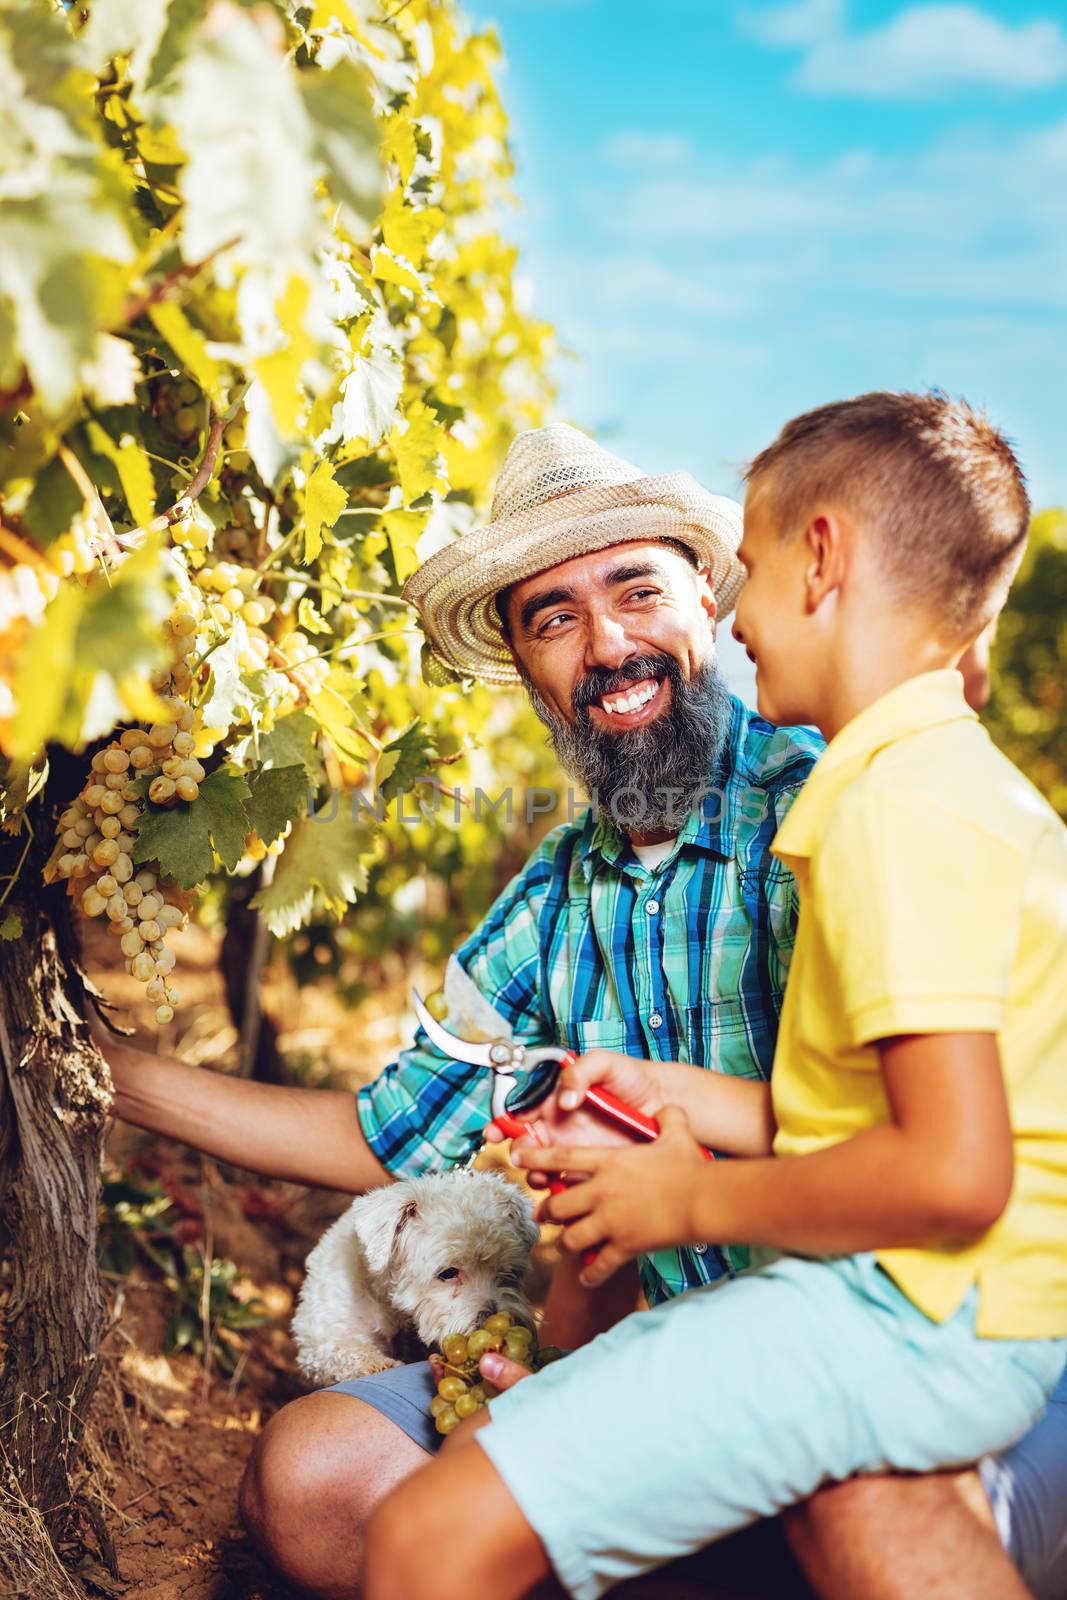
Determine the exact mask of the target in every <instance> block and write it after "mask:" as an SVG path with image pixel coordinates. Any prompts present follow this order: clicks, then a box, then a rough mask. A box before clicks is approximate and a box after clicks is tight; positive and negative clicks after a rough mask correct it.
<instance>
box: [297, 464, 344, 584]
mask: <svg viewBox="0 0 1067 1600" xmlns="http://www.w3.org/2000/svg"><path fill="white" fill-rule="evenodd" d="M347 504H348V495H347V494H346V493H345V491H344V489H342V487H341V485H340V484H339V483H338V482H337V480H336V478H335V477H334V475H333V468H332V467H331V465H330V463H329V462H328V461H320V462H319V463H318V465H317V466H316V467H315V468H314V470H313V471H312V473H311V476H310V477H309V478H308V482H307V489H306V491H305V493H304V560H305V561H314V559H315V557H316V556H317V555H318V553H319V551H320V550H321V549H322V530H323V528H332V527H333V525H334V523H335V522H336V521H337V519H338V517H339V516H340V515H341V512H342V511H343V510H344V508H345V506H346V505H347Z"/></svg>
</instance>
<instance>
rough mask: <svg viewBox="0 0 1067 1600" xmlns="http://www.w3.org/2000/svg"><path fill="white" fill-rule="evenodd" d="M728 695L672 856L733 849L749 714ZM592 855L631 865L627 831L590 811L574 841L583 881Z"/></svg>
mask: <svg viewBox="0 0 1067 1600" xmlns="http://www.w3.org/2000/svg"><path fill="white" fill-rule="evenodd" d="M732 699H733V705H732V715H731V718H730V727H729V730H728V732H727V735H726V738H725V739H724V740H723V743H722V749H721V750H720V751H719V755H718V759H717V761H716V763H715V769H714V772H713V774H712V776H711V779H710V781H709V785H708V793H707V795H706V796H705V798H704V803H703V806H702V807H701V809H700V810H699V811H695V812H691V813H690V815H689V816H688V817H687V818H686V820H685V822H684V823H683V824H682V826H681V828H680V829H679V830H678V838H677V840H676V841H675V848H674V851H672V855H673V854H675V853H676V852H677V851H678V850H680V849H681V848H682V846H683V845H692V846H693V847H694V848H696V849H698V850H707V851H710V852H711V853H712V854H714V855H719V856H723V857H725V858H726V859H729V858H730V857H731V856H732V855H733V854H734V847H735V842H736V839H737V829H738V824H739V822H740V820H741V815H742V810H743V803H744V797H745V788H746V785H745V784H744V783H742V782H740V781H739V778H738V774H739V773H740V772H741V767H742V761H741V756H742V752H743V747H744V742H745V735H746V732H747V729H748V723H749V713H748V711H747V710H746V708H745V705H744V702H743V701H741V700H739V699H737V697H736V696H733V697H732ZM598 857H599V859H600V860H601V861H603V862H605V863H607V864H608V865H609V866H620V865H622V866H626V865H637V857H636V856H635V855H634V854H633V846H632V844H631V842H630V837H629V835H628V834H626V833H623V832H622V830H621V829H620V828H619V827H617V826H616V824H615V823H614V822H612V820H611V819H610V817H608V816H607V815H606V814H605V813H601V815H600V816H599V817H595V818H594V816H593V814H592V811H590V812H589V813H588V814H587V815H586V818H585V823H584V826H583V830H582V839H581V845H580V859H581V863H582V869H583V872H584V874H585V879H586V882H588V881H589V879H590V877H591V876H592V873H593V869H594V867H595V865H596V859H597V858H598Z"/></svg>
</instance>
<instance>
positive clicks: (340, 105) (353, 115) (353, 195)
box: [300, 61, 382, 238]
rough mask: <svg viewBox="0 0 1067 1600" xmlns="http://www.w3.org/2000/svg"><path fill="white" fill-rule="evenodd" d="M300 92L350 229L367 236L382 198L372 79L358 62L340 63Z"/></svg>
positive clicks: (306, 81) (309, 77)
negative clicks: (357, 65)
mask: <svg viewBox="0 0 1067 1600" xmlns="http://www.w3.org/2000/svg"><path fill="white" fill-rule="evenodd" d="M300 92H301V94H302V96H303V99H304V109H305V110H306V111H307V113H308V116H309V118H310V120H311V126H312V130H313V137H314V147H315V154H316V155H317V156H318V158H319V160H320V161H321V163H322V165H323V166H324V167H325V168H326V170H327V172H328V173H329V177H330V187H331V189H332V191H333V193H334V194H336V195H337V196H338V198H339V199H340V201H341V204H342V211H343V215H344V221H345V226H346V228H347V229H348V231H349V232H350V233H352V234H354V235H355V236H356V238H360V237H362V238H366V237H367V235H369V233H370V231H371V227H372V225H373V219H374V217H375V215H376V214H377V211H378V208H379V206H380V205H381V197H382V169H381V166H380V164H379V161H378V129H377V125H376V124H375V120H374V113H373V111H372V110H371V104H370V95H369V94H368V92H367V80H366V78H365V77H364V76H363V74H362V73H361V72H360V71H359V68H358V67H356V66H354V65H353V63H352V62H350V61H339V62H338V63H337V65H336V66H335V67H333V68H332V69H331V70H330V71H329V72H322V71H318V70H316V71H313V72H305V73H303V74H302V75H301V80H300Z"/></svg>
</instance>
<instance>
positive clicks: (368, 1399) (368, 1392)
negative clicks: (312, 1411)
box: [327, 1361, 444, 1455]
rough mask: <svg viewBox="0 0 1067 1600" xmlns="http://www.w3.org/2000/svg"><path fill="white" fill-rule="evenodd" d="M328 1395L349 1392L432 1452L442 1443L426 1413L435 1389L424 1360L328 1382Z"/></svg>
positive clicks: (428, 1411) (440, 1436)
mask: <svg viewBox="0 0 1067 1600" xmlns="http://www.w3.org/2000/svg"><path fill="white" fill-rule="evenodd" d="M327 1392H328V1393H331V1394H353V1395H355V1397H356V1399H357V1400H362V1401H363V1402H364V1404H365V1405H368V1406H373V1407H374V1409H375V1411H380V1412H381V1414H382V1416H383V1417H388V1418H389V1421H390V1422H395V1423H396V1425H397V1427H398V1428H400V1429H401V1430H402V1432H404V1433H406V1434H407V1436H408V1438H409V1439H412V1440H413V1441H414V1442H415V1444H417V1445H420V1446H421V1448H422V1449H423V1450H426V1451H428V1452H429V1453H430V1454H431V1455H433V1454H434V1453H435V1452H436V1451H437V1450H439V1449H440V1447H441V1445H442V1444H443V1442H444V1439H443V1436H442V1435H441V1434H439V1433H438V1431H437V1428H436V1426H435V1424H434V1420H433V1418H432V1417H431V1415H430V1401H431V1400H432V1399H433V1397H434V1395H435V1394H436V1392H437V1389H436V1385H435V1383H434V1381H433V1374H432V1373H431V1371H430V1363H429V1362H428V1361H414V1362H412V1363H410V1365H408V1366H404V1367H389V1368H388V1369H387V1370H386V1371H385V1372H372V1373H371V1375H370V1376H369V1377H368V1378H346V1379H345V1380H344V1382H343V1383H334V1384H331V1386H330V1389H329V1390H328V1391H327Z"/></svg>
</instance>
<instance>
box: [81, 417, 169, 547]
mask: <svg viewBox="0 0 1067 1600" xmlns="http://www.w3.org/2000/svg"><path fill="white" fill-rule="evenodd" d="M85 431H86V434H87V435H88V439H89V443H90V445H91V446H92V448H93V449H94V450H95V451H96V452H97V453H98V454H99V455H103V456H106V457H107V459H108V460H109V461H110V462H112V463H113V465H114V467H115V470H116V472H117V473H118V475H119V482H120V483H121V484H122V491H123V493H124V494H125V496H126V504H127V505H128V506H129V508H130V515H131V516H132V518H133V520H134V522H135V523H137V524H138V525H139V526H144V524H145V523H148V522H151V520H152V518H153V517H154V516H155V514H156V486H155V481H154V479H153V477H152V468H151V467H150V466H149V463H148V457H147V456H146V455H145V453H144V451H143V450H142V449H141V447H140V445H139V444H138V443H137V441H136V439H135V438H134V437H133V435H132V434H129V433H124V434H123V435H122V438H121V439H120V440H119V442H118V444H116V443H115V441H114V439H112V437H111V435H110V434H109V433H108V432H107V430H106V429H105V428H102V427H101V426H100V424H99V422H90V423H89V424H88V426H87V428H86V430H85Z"/></svg>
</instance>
